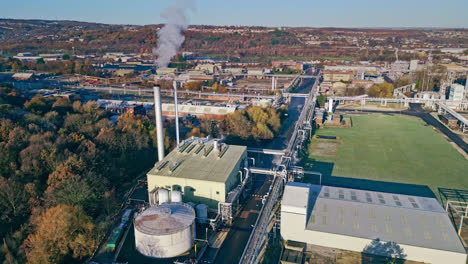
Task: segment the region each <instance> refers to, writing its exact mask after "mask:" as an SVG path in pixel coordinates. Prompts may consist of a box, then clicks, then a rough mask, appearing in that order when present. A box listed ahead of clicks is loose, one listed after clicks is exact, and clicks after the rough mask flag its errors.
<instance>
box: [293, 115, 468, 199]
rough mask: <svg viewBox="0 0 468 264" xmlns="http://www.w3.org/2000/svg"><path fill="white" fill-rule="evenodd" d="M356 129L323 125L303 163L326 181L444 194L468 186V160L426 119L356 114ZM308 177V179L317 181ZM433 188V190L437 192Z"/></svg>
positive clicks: (388, 190) (415, 192) (372, 187)
mask: <svg viewBox="0 0 468 264" xmlns="http://www.w3.org/2000/svg"><path fill="white" fill-rule="evenodd" d="M351 119H352V124H353V126H352V127H351V128H323V129H319V130H317V131H316V135H325V136H336V137H337V139H336V140H333V139H331V140H330V139H312V141H311V143H310V144H309V146H308V152H309V154H308V155H309V158H306V159H304V160H303V162H302V163H303V164H302V165H303V166H304V167H305V168H307V169H309V170H313V171H320V172H322V173H323V175H324V176H323V183H325V184H330V185H338V186H343V187H352V188H361V189H370V190H376V191H386V192H397V193H402V194H414V195H423V196H432V195H433V194H435V196H436V197H437V198H440V194H439V188H450V189H458V190H460V189H461V190H468V161H467V160H466V159H465V158H464V157H463V156H462V155H461V154H460V153H459V152H458V151H457V150H456V149H455V148H454V147H453V146H451V145H450V143H449V142H448V141H447V140H446V139H444V138H443V137H442V135H440V134H438V133H437V132H436V131H435V130H434V129H433V128H432V127H431V126H427V125H426V124H425V123H424V122H423V121H422V120H420V119H416V118H412V117H408V116H402V115H383V114H369V115H367V114H363V115H360V116H352V117H351ZM316 180H317V179H316V178H306V181H310V182H313V181H316ZM431 190H432V193H433V194H432V193H431Z"/></svg>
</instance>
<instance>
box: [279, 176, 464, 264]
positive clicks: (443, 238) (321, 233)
mask: <svg viewBox="0 0 468 264" xmlns="http://www.w3.org/2000/svg"><path fill="white" fill-rule="evenodd" d="M281 235H282V237H283V239H284V240H289V241H297V242H302V243H307V244H310V245H320V246H324V247H329V248H337V249H342V250H349V251H355V252H366V253H369V254H374V255H381V256H388V257H395V253H398V254H396V255H397V256H400V257H401V258H404V259H407V260H413V261H420V262H427V263H432V264H445V263H451V264H466V261H467V254H466V251H465V248H464V247H463V244H462V242H461V240H460V238H459V236H458V234H457V233H456V231H455V229H454V227H453V225H452V222H451V221H450V219H449V217H448V214H447V213H446V212H445V210H444V209H443V208H442V207H441V205H440V204H439V203H438V201H437V200H436V199H434V198H426V197H417V196H407V195H400V194H392V193H382V192H372V191H364V190H357V189H348V188H338V187H330V186H321V185H311V184H304V183H288V184H287V185H286V187H285V190H284V195H283V199H282V202H281ZM376 244H378V245H377V246H376ZM389 245H390V246H391V247H389Z"/></svg>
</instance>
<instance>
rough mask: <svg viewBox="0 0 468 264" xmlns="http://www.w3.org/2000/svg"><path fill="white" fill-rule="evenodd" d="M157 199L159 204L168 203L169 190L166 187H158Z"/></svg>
mask: <svg viewBox="0 0 468 264" xmlns="http://www.w3.org/2000/svg"><path fill="white" fill-rule="evenodd" d="M158 200H159V204H163V203H168V202H169V191H168V190H167V189H159V190H158Z"/></svg>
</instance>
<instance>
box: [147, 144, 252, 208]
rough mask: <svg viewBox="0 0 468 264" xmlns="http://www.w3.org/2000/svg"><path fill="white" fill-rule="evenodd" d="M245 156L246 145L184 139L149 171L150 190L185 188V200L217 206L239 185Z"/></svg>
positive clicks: (182, 189)
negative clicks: (182, 142)
mask: <svg viewBox="0 0 468 264" xmlns="http://www.w3.org/2000/svg"><path fill="white" fill-rule="evenodd" d="M216 145H217V146H216ZM246 157H247V147H245V146H236V145H227V144H218V143H215V141H214V140H211V141H203V140H194V141H185V143H184V144H182V145H181V146H180V147H179V148H176V149H174V150H173V151H171V152H170V153H169V154H168V155H167V156H166V157H165V158H164V159H163V160H162V161H160V162H158V163H156V165H155V166H154V168H153V169H151V171H150V172H148V174H147V177H148V190H149V191H150V195H151V191H152V190H155V189H157V188H165V189H168V190H177V191H182V192H183V193H184V196H183V200H184V202H194V203H203V204H206V205H208V206H209V207H211V208H213V209H216V208H217V207H218V203H219V202H222V203H223V202H225V201H226V198H227V197H228V194H229V192H230V191H232V190H233V189H234V188H235V187H236V186H237V185H238V184H239V182H240V178H241V176H242V175H243V171H242V172H239V171H240V170H241V169H242V168H243V166H244V160H245V159H246Z"/></svg>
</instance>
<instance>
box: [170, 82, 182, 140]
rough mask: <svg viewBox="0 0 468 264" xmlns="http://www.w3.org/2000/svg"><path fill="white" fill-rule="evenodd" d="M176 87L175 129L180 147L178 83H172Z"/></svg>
mask: <svg viewBox="0 0 468 264" xmlns="http://www.w3.org/2000/svg"><path fill="white" fill-rule="evenodd" d="M172 86H173V87H174V114H175V129H176V142H177V146H179V141H180V139H179V106H178V105H177V82H176V81H174V82H173V83H172Z"/></svg>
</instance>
